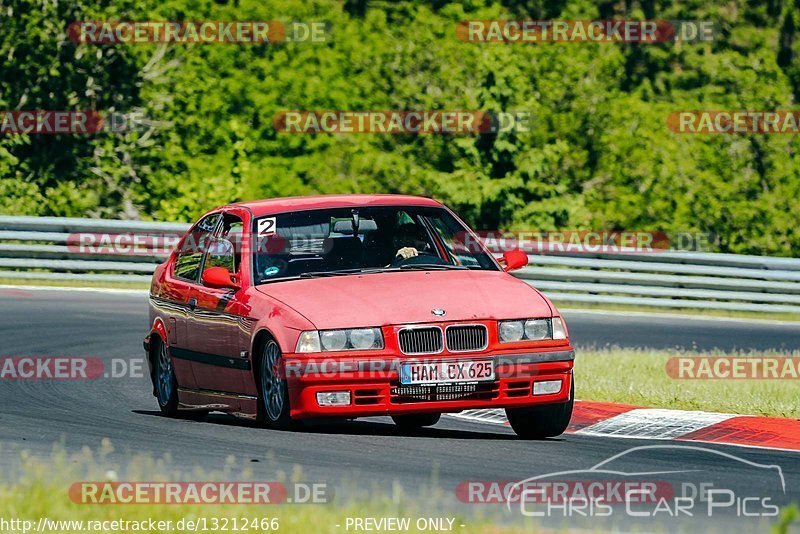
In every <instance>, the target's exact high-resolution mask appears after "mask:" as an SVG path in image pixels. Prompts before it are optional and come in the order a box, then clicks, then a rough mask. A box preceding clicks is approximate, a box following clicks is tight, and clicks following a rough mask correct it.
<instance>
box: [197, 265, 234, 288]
mask: <svg viewBox="0 0 800 534" xmlns="http://www.w3.org/2000/svg"><path fill="white" fill-rule="evenodd" d="M203 283H204V284H206V285H207V286H210V287H216V288H228V289H239V288H240V287H242V286H241V284H240V283H239V276H238V275H235V274H231V272H230V271H229V270H228V269H226V268H225V267H209V268H208V269H206V270H205V271H203Z"/></svg>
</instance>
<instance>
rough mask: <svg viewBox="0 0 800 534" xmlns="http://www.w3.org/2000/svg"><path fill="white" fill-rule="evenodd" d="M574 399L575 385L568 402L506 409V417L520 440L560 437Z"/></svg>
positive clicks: (567, 420) (566, 423)
mask: <svg viewBox="0 0 800 534" xmlns="http://www.w3.org/2000/svg"><path fill="white" fill-rule="evenodd" d="M574 397H575V383H574V382H573V383H572V386H571V388H570V391H569V400H568V401H567V402H562V403H560V404H545V405H542V406H531V407H529V408H513V409H512V408H506V417H507V418H508V422H509V424H510V425H511V428H513V429H514V432H516V433H517V436H519V437H521V438H522V439H544V438H552V437H555V436H560V435H561V434H563V433H564V431H565V430H566V429H567V426H569V420H570V419H571V418H572V405H573V402H574Z"/></svg>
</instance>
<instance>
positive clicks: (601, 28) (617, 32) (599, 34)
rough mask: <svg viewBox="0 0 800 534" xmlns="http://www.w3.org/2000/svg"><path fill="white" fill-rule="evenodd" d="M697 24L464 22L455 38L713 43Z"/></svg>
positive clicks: (711, 31) (709, 30) (711, 29)
mask: <svg viewBox="0 0 800 534" xmlns="http://www.w3.org/2000/svg"><path fill="white" fill-rule="evenodd" d="M716 33H717V30H716V27H715V25H714V23H713V22H711V21H701V20H530V19H529V20H464V21H461V22H459V23H458V24H457V25H456V36H457V37H458V38H459V39H460V40H462V41H466V42H469V43H668V42H695V41H713V40H714V38H715V35H716Z"/></svg>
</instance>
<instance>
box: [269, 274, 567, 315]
mask: <svg viewBox="0 0 800 534" xmlns="http://www.w3.org/2000/svg"><path fill="white" fill-rule="evenodd" d="M258 290H259V291H261V292H262V293H264V294H266V295H269V296H270V297H273V298H275V299H277V300H279V301H281V302H283V303H284V304H286V305H288V306H290V307H292V308H293V309H294V310H296V311H297V312H299V313H300V314H302V315H304V316H305V317H306V318H307V319H308V320H309V321H311V322H312V323H314V326H315V327H316V328H318V329H327V328H348V327H361V326H385V325H390V324H408V323H426V322H436V321H468V320H477V319H519V318H523V317H550V316H552V310H551V309H550V306H549V304H548V303H547V301H546V299H545V298H543V297H542V296H541V295H540V294H539V293H538V292H537V291H536V290H535V289H533V288H532V287H531V286H530V285H528V284H526V283H525V282H523V281H521V280H519V279H516V278H514V277H513V276H511V275H509V274H507V273H504V272H501V271H460V270H459V271H455V270H451V271H435V270H433V271H410V272H388V273H373V274H360V275H344V276H331V277H321V278H309V279H301V280H287V281H284V282H273V283H267V284H262V285H260V286H258ZM434 308H439V309H443V310H445V311H446V315H445V316H444V317H436V316H434V315H433V313H432V310H433V309H434Z"/></svg>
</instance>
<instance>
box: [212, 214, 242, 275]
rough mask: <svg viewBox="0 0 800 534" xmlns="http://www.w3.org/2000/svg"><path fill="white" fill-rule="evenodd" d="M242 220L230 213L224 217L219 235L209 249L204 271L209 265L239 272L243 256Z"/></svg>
mask: <svg viewBox="0 0 800 534" xmlns="http://www.w3.org/2000/svg"><path fill="white" fill-rule="evenodd" d="M243 226H244V224H243V223H242V220H241V219H240V218H239V217H237V216H235V215H231V214H229V213H226V214H225V215H224V216H223V218H222V227H221V228H220V232H219V237H217V238H216V239H214V242H213V244H212V245H211V247H210V248H209V250H208V256H207V257H206V262H205V264H204V265H203V271H205V270H206V269H208V268H209V267H225V268H226V269H228V271H230V272H231V273H237V272H238V271H239V266H240V265H241V258H242V254H241V251H242V228H243Z"/></svg>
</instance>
